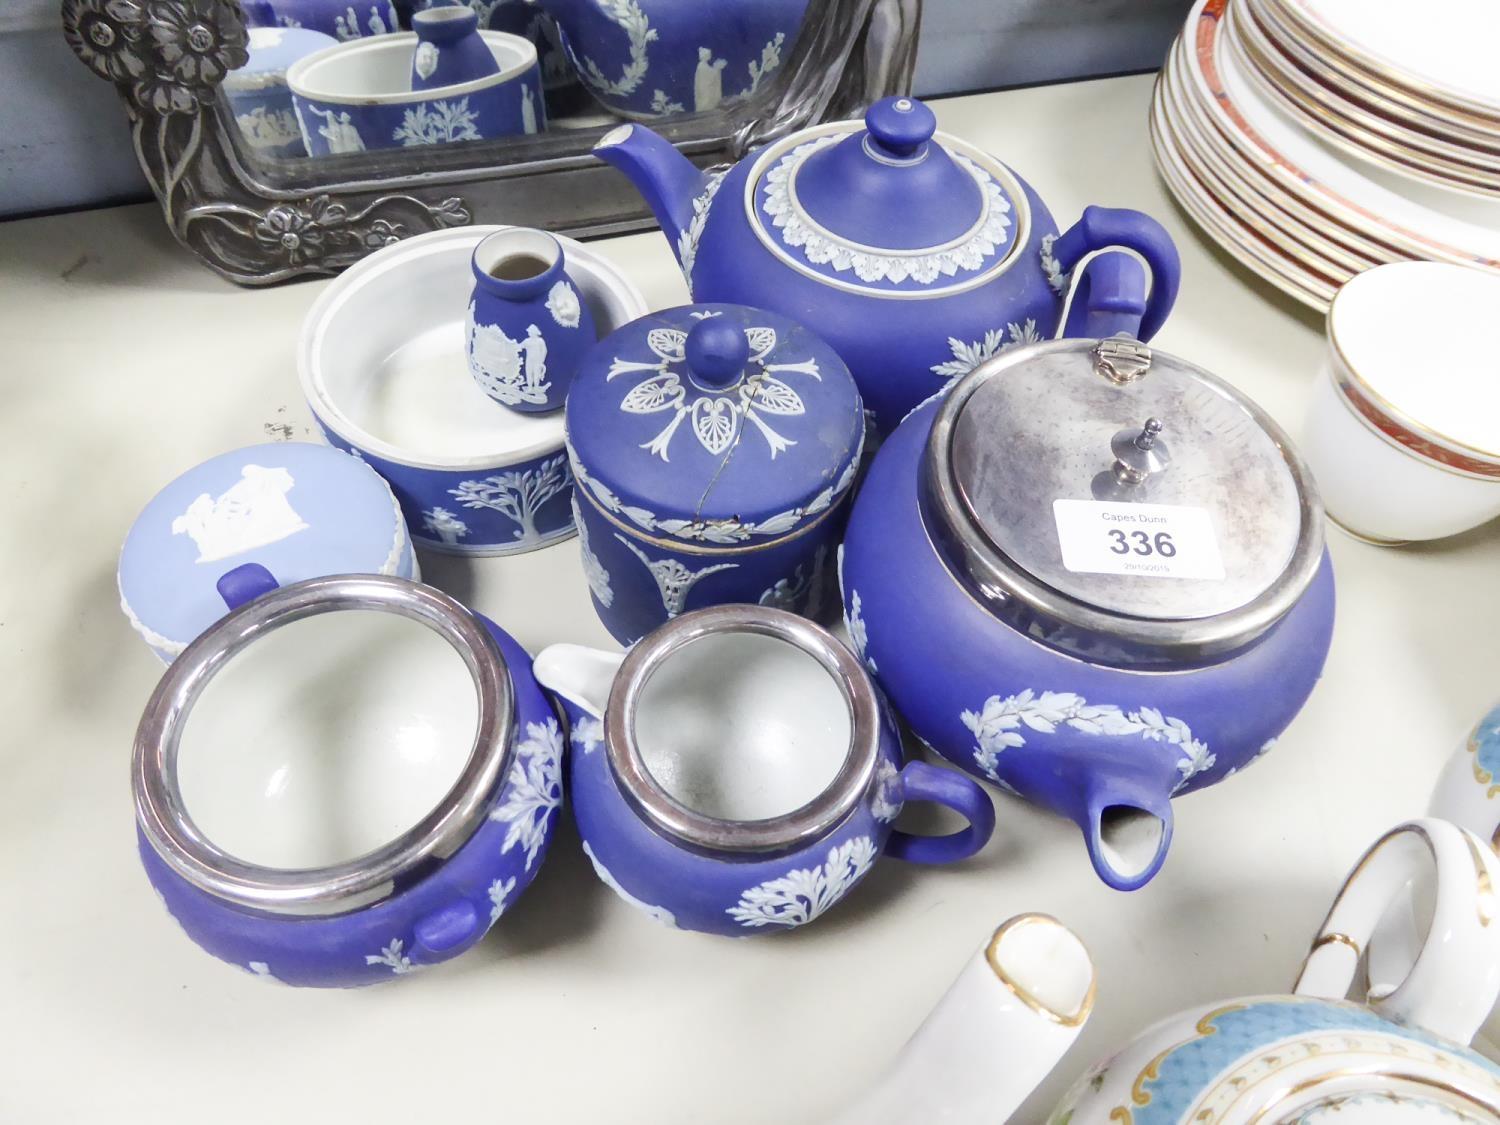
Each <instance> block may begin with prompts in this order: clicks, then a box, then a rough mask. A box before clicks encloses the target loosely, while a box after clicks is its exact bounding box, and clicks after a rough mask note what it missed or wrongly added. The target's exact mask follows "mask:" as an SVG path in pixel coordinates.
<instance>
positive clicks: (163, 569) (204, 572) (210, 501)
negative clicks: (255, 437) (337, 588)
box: [119, 442, 417, 663]
mask: <svg viewBox="0 0 1500 1125" xmlns="http://www.w3.org/2000/svg"><path fill="white" fill-rule="evenodd" d="M247 563H256V564H259V565H260V566H262V567H264V568H265V569H266V570H268V571H270V573H271V574H272V576H274V578H275V579H276V580H277V581H278V582H279V583H281V584H282V585H288V584H290V583H292V582H299V581H301V580H303V579H305V578H319V577H323V576H324V575H330V574H384V575H395V576H397V577H400V578H415V577H416V576H417V562H416V556H415V554H414V553H413V551H412V545H411V538H410V536H408V534H407V531H406V523H405V521H403V520H402V518H401V512H400V509H399V508H398V507H397V506H396V501H395V498H394V497H393V496H392V495H391V490H390V488H389V486H387V485H386V483H385V481H384V480H382V479H381V478H380V476H379V475H378V474H377V473H376V472H375V471H374V470H373V469H371V468H369V467H368V466H366V465H364V464H362V463H361V462H360V461H359V460H358V459H357V458H355V457H352V456H350V455H349V454H347V453H343V452H340V451H339V450H337V449H332V448H330V447H328V446H325V445H314V444H312V443H310V442H271V443H267V444H265V445H252V446H247V447H246V448H244V449H236V450H234V451H233V452H230V453H224V454H220V455H219V456H218V457H214V458H212V459H211V460H208V461H205V462H203V463H202V464H201V465H197V466H195V467H194V468H192V469H189V470H188V471H187V472H185V473H183V474H182V475H181V476H179V477H178V478H177V479H176V480H174V481H172V483H170V484H168V485H167V486H166V487H165V488H163V489H162V490H161V491H160V492H158V493H157V494H156V496H155V497H154V498H153V499H152V500H151V502H150V503H149V504H147V505H146V507H145V509H144V510H143V511H142V512H141V514H140V515H139V516H137V517H136V520H135V523H134V524H132V525H131V528H130V532H129V534H127V536H126V538H125V545H124V547H123V548H122V550H121V551H120V568H119V584H120V608H121V609H122V610H124V612H125V616H126V617H127V618H129V619H130V623H131V625H132V626H134V628H135V630H136V632H138V633H140V634H141V636H142V637H143V638H144V639H145V641H146V643H147V644H148V645H149V646H150V647H151V650H152V651H153V652H155V653H156V655H157V656H159V657H160V658H161V659H162V661H163V662H166V663H170V662H171V661H172V660H173V659H174V658H175V657H176V656H177V655H178V654H179V653H180V652H182V650H183V649H184V648H186V647H187V646H188V644H189V643H190V642H191V641H193V640H194V639H195V638H196V637H197V636H198V634H200V633H202V632H203V631H204V630H205V629H207V628H208V627H209V626H210V625H212V624H213V623H214V622H215V621H217V620H218V619H219V618H221V617H223V616H224V615H225V614H226V613H227V612H229V607H228V606H227V605H226V604H225V598H224V596H223V595H222V594H221V593H220V587H219V583H220V579H222V578H223V577H224V576H225V575H226V574H228V573H229V572H231V571H234V570H236V569H237V568H240V567H243V566H244V565H245V564H247Z"/></svg>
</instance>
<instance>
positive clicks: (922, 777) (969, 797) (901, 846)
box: [885, 762, 995, 864]
mask: <svg viewBox="0 0 1500 1125" xmlns="http://www.w3.org/2000/svg"><path fill="white" fill-rule="evenodd" d="M896 785H897V787H898V792H899V795H900V797H901V800H902V801H903V802H907V801H931V802H933V803H934V804H938V805H942V806H943V807H945V808H950V809H952V810H953V811H954V812H956V813H958V814H959V815H960V816H962V817H963V818H964V819H965V820H967V821H968V822H969V826H968V827H967V828H961V829H959V830H958V831H957V832H952V833H950V834H948V835H947V836H913V835H912V834H911V833H910V832H902V831H901V830H899V829H897V830H895V831H893V832H892V833H891V837H890V839H889V840H888V841H887V842H886V846H885V853H886V855H889V856H893V857H894V858H896V859H904V860H906V861H907V862H908V863H926V864H936V863H956V862H958V861H959V860H961V859H968V858H969V857H970V856H971V855H973V854H974V853H975V852H977V851H979V850H980V849H981V848H983V847H984V846H985V845H986V844H987V843H989V842H990V836H991V835H993V834H994V831H995V805H994V803H993V802H992V801H991V800H990V797H989V794H988V793H986V792H985V791H984V790H983V789H981V788H980V787H979V786H978V785H977V784H976V783H975V782H974V781H972V780H970V779H969V778H967V777H965V776H964V775H963V774H961V773H954V772H953V771H952V770H944V769H938V768H937V767H936V766H930V765H928V764H927V763H926V762H908V763H907V764H906V767H905V768H904V769H903V770H902V771H901V774H900V776H899V777H898V778H897V779H896Z"/></svg>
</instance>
